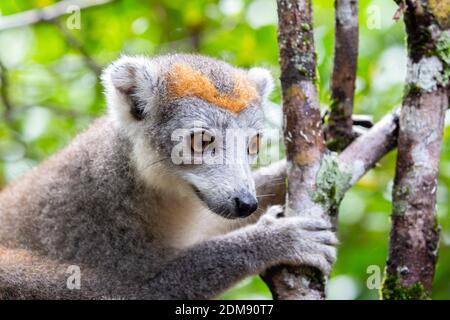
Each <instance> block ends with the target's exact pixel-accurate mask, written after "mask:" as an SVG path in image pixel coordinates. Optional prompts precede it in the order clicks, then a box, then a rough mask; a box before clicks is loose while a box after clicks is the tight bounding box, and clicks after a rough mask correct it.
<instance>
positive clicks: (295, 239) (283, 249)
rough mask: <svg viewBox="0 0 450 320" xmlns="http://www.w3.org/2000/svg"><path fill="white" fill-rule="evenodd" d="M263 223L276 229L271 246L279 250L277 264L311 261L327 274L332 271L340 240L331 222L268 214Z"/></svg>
mask: <svg viewBox="0 0 450 320" xmlns="http://www.w3.org/2000/svg"><path fill="white" fill-rule="evenodd" d="M269 210H270V209H269ZM272 213H274V212H272ZM260 223H261V226H262V227H265V228H267V231H269V232H270V233H272V235H271V236H270V237H269V239H270V241H271V242H272V243H271V247H272V248H273V249H274V250H275V251H277V254H275V256H278V257H277V258H278V259H277V260H278V261H276V262H275V263H276V264H289V265H307V266H311V267H315V268H317V269H319V270H320V271H321V272H322V273H324V274H325V275H327V274H329V273H330V271H331V268H332V266H333V264H334V262H335V261H336V248H335V246H336V245H337V244H338V240H337V238H336V236H335V234H334V232H332V231H331V227H332V225H331V223H329V222H328V221H326V220H324V219H317V218H305V217H283V218H279V219H276V218H274V217H273V215H267V216H266V215H264V216H263V217H262V218H261V221H260Z"/></svg>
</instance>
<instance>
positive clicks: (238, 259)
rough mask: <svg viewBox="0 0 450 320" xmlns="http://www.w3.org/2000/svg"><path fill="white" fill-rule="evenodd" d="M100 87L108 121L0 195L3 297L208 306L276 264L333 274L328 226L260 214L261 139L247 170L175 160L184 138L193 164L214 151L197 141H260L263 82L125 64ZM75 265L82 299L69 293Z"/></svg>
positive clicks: (216, 67)
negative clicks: (257, 168)
mask: <svg viewBox="0 0 450 320" xmlns="http://www.w3.org/2000/svg"><path fill="white" fill-rule="evenodd" d="M102 81H103V84H104V87H105V95H106V101H107V110H108V112H107V113H106V115H104V116H102V117H101V118H99V119H97V120H96V121H94V122H93V124H91V126H90V127H89V128H88V129H87V130H86V131H85V132H83V133H81V134H80V135H78V136H77V137H76V138H75V139H74V140H73V141H72V142H71V143H70V144H69V145H68V146H67V147H66V148H64V149H63V150H62V151H60V152H59V153H57V154H56V155H54V156H52V157H50V158H49V159H48V160H46V161H44V162H43V163H42V164H40V165H39V166H37V167H35V168H33V169H32V170H30V172H28V173H27V174H25V175H24V176H23V177H21V178H19V179H17V180H16V181H14V182H12V183H11V184H10V185H9V186H7V187H6V188H5V189H4V190H3V191H2V192H1V193H0V298H1V299H29V298H36V299H102V298H106V299H107V298H123V299H209V298H214V297H216V296H218V295H219V294H221V293H222V292H224V291H225V290H226V289H228V288H230V287H231V286H232V285H233V284H235V283H236V282H238V281H240V280H241V279H243V278H244V277H246V276H249V275H256V274H260V273H262V272H264V270H266V269H267V268H270V267H272V266H275V265H279V264H285V265H309V266H313V267H316V268H318V269H320V270H321V271H322V272H324V273H325V274H327V273H328V272H329V271H330V268H331V265H332V263H334V261H335V255H336V252H335V251H336V249H335V245H336V241H337V240H336V237H335V235H334V233H333V232H331V231H330V230H331V229H330V228H331V226H330V225H329V223H328V222H326V221H323V220H320V219H311V218H301V217H297V216H296V217H281V218H280V217H279V216H280V214H279V213H280V211H281V210H282V209H281V208H280V207H279V206H275V207H271V208H269V209H268V210H267V212H266V213H264V214H255V213H254V212H255V211H258V212H259V211H261V210H262V209H263V208H259V209H258V210H257V197H256V192H255V183H254V179H253V177H252V171H251V166H250V161H247V160H249V159H250V158H252V157H255V156H256V155H255V153H257V152H255V150H254V149H255V137H248V141H249V144H250V143H253V146H252V149H253V150H250V149H251V148H250V146H246V147H245V152H242V153H241V154H242V157H244V158H245V159H244V160H245V161H240V162H239V161H238V162H236V163H222V164H221V163H217V164H205V163H200V164H195V163H194V164H192V163H181V164H179V163H174V161H173V156H172V153H173V150H174V148H175V147H176V145H177V144H179V143H182V142H180V141H174V139H173V132H174V131H175V130H177V129H179V128H188V129H189V130H187V133H186V137H185V139H182V140H183V141H187V142H186V143H187V144H188V145H189V146H190V149H189V150H190V151H191V152H192V154H191V156H192V158H195V157H197V156H201V155H202V154H203V153H205V152H207V150H208V148H209V147H210V145H209V144H210V143H209V142H205V141H203V140H201V142H200V143H196V142H195V141H194V140H195V139H193V137H195V136H196V135H202V136H204V135H207V136H209V137H210V141H212V140H214V138H218V137H220V136H222V135H224V134H225V133H224V132H225V130H227V129H252V132H255V133H259V132H260V131H261V130H262V129H263V125H264V124H263V123H264V114H263V110H262V107H261V106H262V105H263V104H264V103H265V101H266V100H267V98H268V95H269V93H270V92H271V90H272V86H273V79H272V77H271V75H270V73H269V72H268V71H267V70H265V69H263V68H257V67H255V68H251V69H249V70H244V69H239V68H235V67H232V66H231V65H229V64H227V63H225V62H222V61H218V60H215V59H213V58H209V57H204V56H200V55H189V54H172V55H163V56H158V57H153V58H147V57H126V56H124V57H121V58H120V59H119V60H118V61H116V62H114V63H112V64H111V65H110V66H109V67H108V68H107V69H106V70H105V71H104V73H103V76H102ZM194 123H195V127H194ZM196 128H202V129H201V131H200V132H198V131H196V130H197V129H196ZM257 136H258V135H257V134H256V137H257ZM211 138H212V139H211ZM183 143H184V142H183ZM222 148H226V144H224V146H223V147H222ZM256 148H257V146H256ZM73 265H75V266H78V267H79V270H80V272H81V273H80V286H79V287H77V288H69V286H68V285H67V279H68V277H69V276H70V274H68V273H67V272H68V268H69V266H73ZM69 270H70V269H69Z"/></svg>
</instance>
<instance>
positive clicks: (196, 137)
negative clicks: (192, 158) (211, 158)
mask: <svg viewBox="0 0 450 320" xmlns="http://www.w3.org/2000/svg"><path fill="white" fill-rule="evenodd" d="M213 142H214V137H213V136H212V135H210V134H209V133H207V132H206V131H199V132H193V133H191V151H192V152H194V153H197V154H198V153H199V154H202V153H203V152H204V151H205V150H206V148H207V147H208V146H209V145H210V144H211V143H213Z"/></svg>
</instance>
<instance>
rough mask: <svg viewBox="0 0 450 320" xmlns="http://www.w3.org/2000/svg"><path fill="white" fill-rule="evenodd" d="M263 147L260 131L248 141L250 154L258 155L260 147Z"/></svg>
mask: <svg viewBox="0 0 450 320" xmlns="http://www.w3.org/2000/svg"><path fill="white" fill-rule="evenodd" d="M260 147H261V135H260V134H259V133H258V134H257V135H256V136H253V137H252V138H251V139H250V142H249V143H248V148H247V152H248V154H249V155H250V156H256V155H257V154H258V153H259V148H260Z"/></svg>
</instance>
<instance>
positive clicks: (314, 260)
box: [302, 255, 333, 275]
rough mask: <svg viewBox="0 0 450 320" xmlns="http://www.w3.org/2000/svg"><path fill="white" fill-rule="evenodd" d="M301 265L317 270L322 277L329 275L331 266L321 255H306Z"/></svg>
mask: <svg viewBox="0 0 450 320" xmlns="http://www.w3.org/2000/svg"><path fill="white" fill-rule="evenodd" d="M302 265H306V266H309V267H313V268H317V269H319V270H320V271H321V272H322V273H323V274H324V275H329V274H330V272H331V270H332V267H333V265H332V264H331V263H329V262H328V261H327V260H326V259H325V258H324V257H323V256H321V255H307V256H305V257H304V259H303V263H302Z"/></svg>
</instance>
